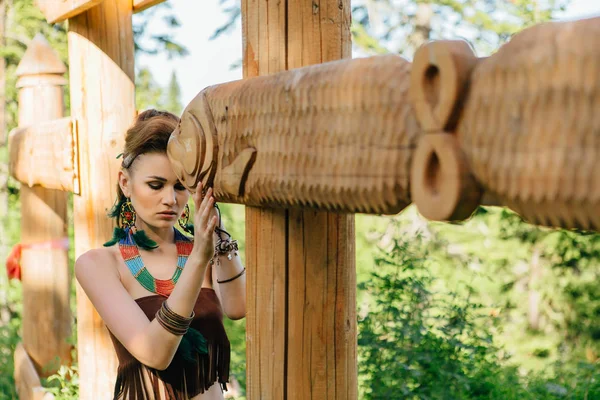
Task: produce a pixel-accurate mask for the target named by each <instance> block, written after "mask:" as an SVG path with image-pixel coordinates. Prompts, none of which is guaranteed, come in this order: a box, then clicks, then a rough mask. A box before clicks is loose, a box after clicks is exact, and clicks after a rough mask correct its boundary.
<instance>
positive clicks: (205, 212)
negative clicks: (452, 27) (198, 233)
mask: <svg viewBox="0 0 600 400" xmlns="http://www.w3.org/2000/svg"><path fill="white" fill-rule="evenodd" d="M206 197H207V199H208V200H207V202H206V204H205V205H204V208H203V209H202V212H201V215H200V224H201V225H200V226H206V225H207V224H208V222H209V218H210V210H211V209H212V204H213V203H214V201H215V199H214V197H212V196H206Z"/></svg>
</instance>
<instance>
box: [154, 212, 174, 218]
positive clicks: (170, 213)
mask: <svg viewBox="0 0 600 400" xmlns="http://www.w3.org/2000/svg"><path fill="white" fill-rule="evenodd" d="M158 215H160V216H161V217H175V216H177V213H174V212H161V213H158Z"/></svg>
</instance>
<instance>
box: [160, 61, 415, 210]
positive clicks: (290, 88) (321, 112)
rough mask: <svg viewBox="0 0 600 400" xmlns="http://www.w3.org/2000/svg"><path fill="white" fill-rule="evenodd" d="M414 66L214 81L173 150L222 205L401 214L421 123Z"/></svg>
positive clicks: (338, 65) (339, 67) (190, 182)
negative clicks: (413, 96)
mask: <svg viewBox="0 0 600 400" xmlns="http://www.w3.org/2000/svg"><path fill="white" fill-rule="evenodd" d="M409 81H410V63H409V62H407V61H406V60H404V59H402V58H400V57H398V56H394V55H387V56H380V57H371V58H363V59H355V60H343V61H334V62H329V63H325V64H320V65H316V66H310V67H304V68H299V69H296V70H291V71H286V72H282V73H278V74H274V75H271V76H266V77H256V78H250V79H246V80H240V81H236V82H231V83H226V84H222V85H217V86H212V87H208V88H207V89H204V90H203V91H201V92H200V93H199V94H198V96H197V97H196V98H195V99H194V100H193V101H192V102H191V103H190V104H189V105H188V106H187V108H186V109H185V110H184V112H183V115H182V119H181V124H180V126H179V128H178V129H177V130H176V131H175V132H174V133H173V135H172V136H171V140H170V142H169V147H168V155H169V157H170V159H171V162H172V164H173V166H174V169H175V171H176V173H177V175H178V176H179V178H180V179H181V180H182V181H183V183H184V185H185V186H187V187H188V188H190V189H192V190H193V189H194V188H195V187H196V186H197V184H198V182H199V181H200V180H202V182H203V184H204V185H209V186H213V187H214V193H215V197H216V199H217V200H218V201H226V202H233V203H244V204H246V205H254V206H269V207H294V206H301V207H315V208H319V209H322V210H333V211H343V212H366V213H386V214H395V213H398V212H399V211H401V210H402V209H403V208H404V207H406V206H407V205H409V204H410V202H411V200H410V197H409V174H410V171H409V169H410V161H411V155H412V153H413V151H414V147H415V145H416V140H417V134H418V129H417V124H416V121H415V119H414V112H413V111H412V107H411V105H410V103H409V100H408V87H409Z"/></svg>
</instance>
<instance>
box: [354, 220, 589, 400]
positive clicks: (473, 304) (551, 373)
mask: <svg viewBox="0 0 600 400" xmlns="http://www.w3.org/2000/svg"><path fill="white" fill-rule="evenodd" d="M412 211H413V210H411V209H409V210H407V212H405V213H403V214H402V215H401V216H399V217H398V218H391V219H390V228H388V230H387V232H385V233H384V234H381V235H380V237H379V240H378V243H379V247H380V248H379V250H378V254H377V257H376V259H375V265H376V266H375V269H374V272H372V273H371V276H370V279H369V280H366V281H363V282H362V283H360V284H359V288H360V290H361V291H363V292H366V293H368V300H367V301H365V302H363V307H362V310H361V312H359V314H360V317H359V339H358V340H359V342H358V344H359V382H360V391H361V398H365V399H567V398H568V399H588V398H589V399H591V398H596V397H597V396H599V395H600V392H599V390H600V368H599V367H598V360H597V356H596V355H595V354H594V353H593V352H591V353H590V352H588V354H587V360H586V359H585V358H583V359H582V358H581V357H579V356H578V355H577V354H573V353H569V352H567V351H563V352H562V353H561V354H560V356H561V357H560V360H558V361H555V362H546V363H545V364H544V365H545V368H540V369H539V371H533V372H529V373H528V372H527V370H523V369H521V368H518V367H517V365H518V364H515V362H514V361H515V360H512V359H511V357H510V356H509V352H507V351H506V350H505V349H504V348H503V345H502V340H499V339H500V338H501V336H500V335H501V334H502V333H503V332H502V331H501V330H500V329H499V327H500V326H502V327H503V328H504V330H505V331H508V330H509V328H510V327H511V325H514V324H515V322H514V321H511V320H510V319H508V320H507V319H505V316H504V315H502V314H501V313H496V312H495V310H496V309H495V308H494V304H493V302H492V303H487V304H482V303H481V300H482V299H486V300H489V299H488V298H487V297H486V296H482V292H483V291H484V290H482V289H485V288H482V287H481V286H480V284H481V282H482V281H481V280H480V279H481V276H479V277H478V276H477V275H486V274H485V273H483V274H480V273H477V272H475V271H473V270H471V271H469V270H468V269H465V268H464V267H465V266H466V265H468V263H469V262H471V260H470V259H469V258H462V259H461V258H460V257H456V256H455V255H454V254H460V252H459V251H458V250H453V251H452V255H451V257H448V256H447V255H444V254H439V253H444V252H446V253H448V247H446V246H444V242H443V240H440V238H439V237H438V236H437V235H436V232H435V229H433V225H436V224H431V223H424V224H421V225H420V228H419V230H420V232H421V233H420V234H415V233H414V230H411V229H410V228H411V227H414V226H419V219H418V216H416V214H414V212H412ZM500 214H501V215H503V216H504V217H505V218H507V219H508V220H509V221H514V214H512V213H509V214H506V213H504V212H501V213H500ZM488 217H489V216H486V213H485V212H484V213H481V214H480V215H479V216H476V217H474V218H473V219H472V220H471V221H469V222H468V223H467V224H465V225H469V224H470V223H475V224H476V223H477V222H479V223H481V221H480V219H482V218H483V219H485V218H488ZM478 220H479V221H478ZM517 220H518V218H517ZM439 225H440V226H444V227H445V228H446V229H447V230H448V231H451V230H454V231H457V232H458V231H461V233H464V232H462V231H467V230H468V227H465V226H461V225H451V224H450V225H449V224H439ZM476 225H477V224H476ZM519 225H520V227H521V228H520V230H521V231H523V230H538V229H542V228H537V227H533V226H530V225H527V224H525V223H523V222H519ZM556 232H558V231H553V232H552V233H556ZM571 234H572V233H566V235H567V236H568V237H571ZM511 238H512V237H511ZM571 238H572V237H571ZM584 240H587V239H584ZM576 241H577V240H576ZM458 243H460V242H458ZM478 245H480V244H478ZM476 247H477V245H475V246H474V248H476ZM487 250H489V249H487ZM571 250H572V249H571ZM588 250H589V249H588ZM507 256H508V257H510V255H509V254H507ZM588 260H589V259H588ZM461 263H463V264H464V265H463V269H462V271H461V270H460V269H458V268H460V264H461ZM465 263H466V264H465ZM584 263H585V262H584ZM596 269H597V268H596ZM445 270H450V272H449V273H448V275H449V276H450V277H447V276H445V273H444V271H445ZM495 285H496V286H498V285H501V282H496V283H495ZM596 287H597V285H596ZM596 297H597V296H596ZM595 302H596V299H594V300H593V304H595ZM582 309H583V310H590V307H589V305H587V304H586V305H584V306H582ZM517 310H518V311H517ZM592 310H593V308H592ZM518 312H525V310H523V309H522V308H521V309H519V308H517V309H516V310H515V314H518ZM513 333H514V328H513ZM511 339H512V341H515V339H516V338H515V335H514V334H513V335H512V336H511ZM536 339H537V338H536V337H528V338H527V339H526V340H527V341H528V342H529V343H534V342H536ZM562 340H563V345H565V344H566V343H565V338H564V336H563V337H562ZM566 345H567V347H568V346H569V344H566ZM588 349H590V347H588ZM544 351H547V349H545V350H542V351H540V352H538V354H537V356H538V357H548V355H547V354H543V353H544Z"/></svg>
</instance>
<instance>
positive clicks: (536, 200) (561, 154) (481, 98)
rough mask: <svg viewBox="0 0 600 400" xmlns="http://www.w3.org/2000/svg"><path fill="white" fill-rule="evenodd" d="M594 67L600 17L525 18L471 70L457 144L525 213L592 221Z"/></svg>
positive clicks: (561, 223) (565, 221) (595, 205)
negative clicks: (527, 23)
mask: <svg viewBox="0 0 600 400" xmlns="http://www.w3.org/2000/svg"><path fill="white" fill-rule="evenodd" d="M582 37H586V38H589V40H585V41H583V40H581V38H582ZM599 71H600V18H591V19H585V20H581V21H574V22H566V23H549V24H543V25H539V26H535V27H532V28H529V29H527V30H525V31H523V32H520V33H519V34H517V35H515V36H514V37H513V39H512V40H511V41H510V42H509V43H507V44H506V45H504V46H503V47H502V48H500V50H499V51H498V52H497V53H495V54H494V55H493V56H491V57H489V58H487V59H485V60H482V61H481V62H480V63H479V64H478V65H477V67H476V68H475V70H474V71H473V76H472V83H471V91H470V93H469V100H468V103H467V104H466V106H465V110H464V116H463V118H462V121H461V124H460V125H459V127H458V130H457V136H458V138H459V141H460V146H461V148H462V149H463V151H464V152H465V154H466V155H467V158H468V160H469V163H470V165H471V170H472V171H473V173H474V175H475V177H476V179H477V180H478V181H479V182H480V184H481V185H482V186H483V187H485V188H486V189H487V190H489V191H490V192H492V193H493V194H494V195H495V196H496V197H498V198H499V199H500V201H501V203H502V204H504V205H507V206H509V207H510V208H512V209H513V210H515V211H516V212H518V213H519V214H521V215H522V216H523V217H524V218H526V219H527V220H529V221H531V222H534V223H538V224H543V225H550V226H555V227H563V228H582V229H594V230H600V175H598V173H597V171H600V135H599V134H598V132H600V115H599V114H598V113H597V112H596V110H598V108H599V107H600V72H599Z"/></svg>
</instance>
